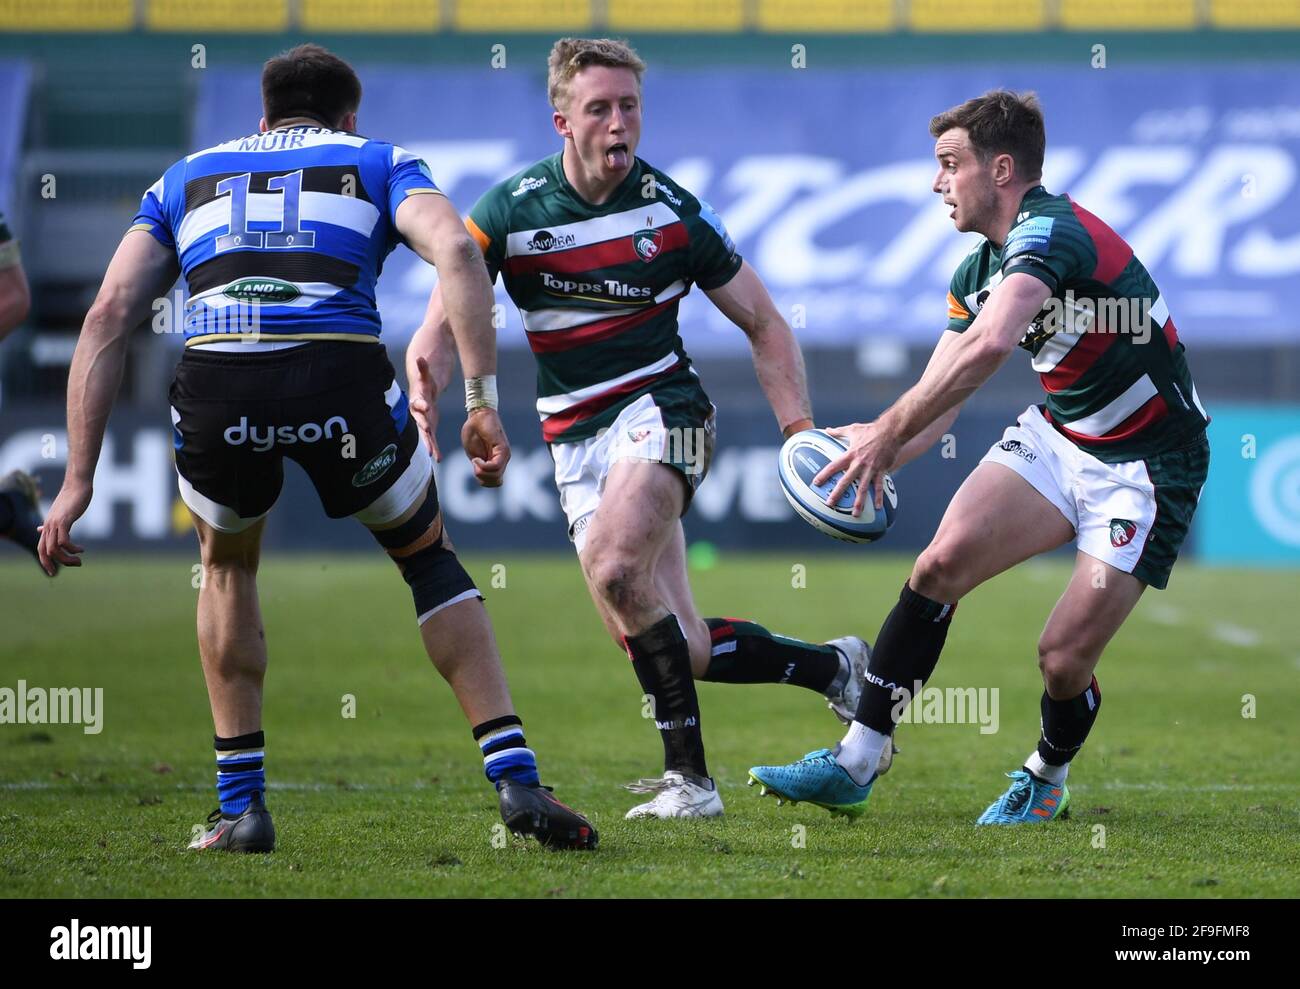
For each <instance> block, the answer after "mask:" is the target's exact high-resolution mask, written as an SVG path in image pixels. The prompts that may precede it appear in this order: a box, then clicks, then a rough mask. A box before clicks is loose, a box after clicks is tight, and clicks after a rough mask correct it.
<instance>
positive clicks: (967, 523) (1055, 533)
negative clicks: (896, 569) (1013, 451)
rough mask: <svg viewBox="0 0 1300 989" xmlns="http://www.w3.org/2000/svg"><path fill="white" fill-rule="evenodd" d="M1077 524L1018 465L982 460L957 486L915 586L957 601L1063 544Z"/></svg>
mask: <svg viewBox="0 0 1300 989" xmlns="http://www.w3.org/2000/svg"><path fill="white" fill-rule="evenodd" d="M1073 537H1074V525H1073V524H1072V523H1071V522H1070V521H1069V520H1068V519H1067V518H1066V517H1065V516H1064V515H1063V514H1062V513H1061V510H1060V509H1059V508H1058V507H1057V506H1056V505H1055V504H1053V503H1052V502H1051V501H1049V500H1048V499H1047V497H1045V496H1044V495H1043V494H1042V493H1041V492H1040V491H1039V490H1038V489H1036V488H1035V487H1034V485H1032V484H1031V483H1030V482H1029V481H1028V480H1026V479H1025V478H1024V477H1022V476H1021V475H1020V474H1018V473H1017V472H1016V471H1015V470H1013V469H1012V468H1010V467H1007V466H1005V465H1003V464H999V463H988V462H985V463H981V464H980V465H979V466H977V467H976V468H975V470H973V471H972V472H971V474H970V476H969V477H967V478H966V480H965V481H964V482H963V483H962V486H961V487H960V488H958V489H957V493H956V494H955V495H953V499H952V501H951V502H950V503H949V504H948V509H947V511H946V512H944V515H943V519H942V521H941V522H940V523H939V528H938V531H936V532H935V535H934V539H932V540H931V541H930V545H929V546H928V547H926V549H925V550H924V551H923V552H922V553H921V555H920V557H919V558H918V559H917V561H916V567H915V568H914V570H913V575H912V576H913V579H912V582H911V584H912V589H913V590H915V591H916V592H917V593H918V594H924V595H926V596H927V597H932V598H934V599H935V600H939V601H944V602H952V601H956V600H957V599H958V598H960V597H962V596H963V595H965V594H966V593H967V592H969V591H970V590H972V589H973V588H975V587H978V586H979V585H980V584H982V583H983V582H984V581H986V580H988V579H989V578H991V577H994V576H996V575H997V574H1000V573H1002V572H1003V571H1004V570H1008V569H1010V568H1011V567H1013V566H1015V565H1016V564H1017V563H1021V562H1023V561H1024V560H1028V559H1030V558H1031V557H1034V556H1037V555H1038V554H1040V553H1045V552H1047V551H1048V550H1052V549H1056V548H1057V547H1058V546H1063V545H1064V544H1065V543H1067V542H1069V541H1070V540H1071V539H1072V538H1073Z"/></svg>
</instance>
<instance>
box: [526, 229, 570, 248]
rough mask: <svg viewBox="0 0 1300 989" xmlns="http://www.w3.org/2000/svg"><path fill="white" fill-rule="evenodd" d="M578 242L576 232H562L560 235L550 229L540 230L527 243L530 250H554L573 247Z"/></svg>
mask: <svg viewBox="0 0 1300 989" xmlns="http://www.w3.org/2000/svg"><path fill="white" fill-rule="evenodd" d="M577 242H578V238H577V237H576V236H575V235H574V234H560V235H559V236H558V237H557V236H556V235H555V234H553V233H551V232H550V231H549V230H539V231H537V233H535V234H533V239H532V240H530V241H529V242H528V244H527V245H526V246H527V248H528V249H529V250H530V251H553V250H555V249H556V248H559V247H572V246H573V245H574V244H576V243H577Z"/></svg>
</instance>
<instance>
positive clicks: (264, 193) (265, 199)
mask: <svg viewBox="0 0 1300 989" xmlns="http://www.w3.org/2000/svg"><path fill="white" fill-rule="evenodd" d="M436 192H438V187H437V186H436V185H434V182H433V178H432V176H430V174H429V169H428V166H427V165H426V164H425V163H424V162H423V161H421V160H420V159H419V158H417V157H415V155H413V154H411V153H410V152H408V151H406V150H404V149H402V148H400V147H397V146H395V145H392V144H388V143H386V142H384V141H372V140H370V139H368V138H365V137H359V136H358V135H356V134H349V133H346V132H344V131H334V130H329V129H327V128H323V127H315V126H303V127H285V128H277V129H276V130H272V131H268V132H266V133H264V134H254V135H252V136H250V137H241V138H237V139H235V140H233V141H227V142H226V143H225V144H219V145H217V146H216V147H213V148H208V149H207V150H205V151H199V152H196V153H195V154H192V155H189V156H188V157H186V158H183V159H182V160H180V161H178V162H176V164H174V165H172V167H171V168H169V169H167V171H166V172H165V173H163V177H162V178H160V179H159V180H158V181H157V182H156V183H154V185H153V186H152V187H151V188H150V189H149V191H148V192H146V193H145V194H144V200H143V201H142V202H141V204H140V211H139V213H137V214H136V217H135V219H134V220H133V221H132V225H131V229H132V230H146V231H148V232H149V233H151V234H152V235H153V236H154V237H155V238H157V240H158V242H159V243H161V244H162V245H163V246H165V247H168V248H171V249H173V250H175V251H176V255H177V258H178V259H179V261H180V266H181V273H182V274H183V275H184V277H185V282H186V286H187V288H188V295H189V298H188V301H187V304H186V307H185V345H186V346H187V347H189V346H194V345H196V344H204V343H212V342H216V341H221V340H234V339H237V338H239V339H249V338H261V339H263V340H266V339H268V338H274V339H276V340H355V341H363V342H368V343H369V342H374V341H375V340H376V339H377V338H378V337H379V330H380V322H379V311H378V309H377V308H376V306H375V281H376V280H377V279H378V278H379V272H380V271H381V270H382V268H383V264H384V258H386V257H387V256H388V254H389V252H391V251H392V250H393V248H394V247H396V246H397V245H398V244H399V243H401V242H402V238H401V235H400V234H398V232H397V228H396V226H395V224H394V217H395V215H396V213H397V207H398V206H399V205H400V204H401V203H402V202H403V201H404V200H405V199H406V197H407V196H410V195H416V194H420V193H436Z"/></svg>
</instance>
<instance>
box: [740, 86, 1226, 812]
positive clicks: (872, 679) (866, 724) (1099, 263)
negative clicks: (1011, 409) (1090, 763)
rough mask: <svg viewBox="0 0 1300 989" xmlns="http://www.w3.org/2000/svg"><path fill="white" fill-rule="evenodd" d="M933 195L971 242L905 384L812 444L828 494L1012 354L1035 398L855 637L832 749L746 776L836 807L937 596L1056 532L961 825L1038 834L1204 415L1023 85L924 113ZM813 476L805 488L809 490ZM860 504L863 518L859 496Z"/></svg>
mask: <svg viewBox="0 0 1300 989" xmlns="http://www.w3.org/2000/svg"><path fill="white" fill-rule="evenodd" d="M930 133H931V135H932V136H933V137H934V138H935V139H936V142H935V156H936V158H938V162H939V167H938V172H937V174H936V175H935V179H934V183H933V189H934V192H936V193H938V194H939V195H941V196H942V197H943V201H944V203H945V204H946V205H948V206H950V207H952V213H951V217H952V220H953V222H954V223H955V224H956V227H957V229H958V230H960V231H975V232H977V233H980V234H983V235H984V240H983V241H981V242H980V243H979V244H978V245H977V246H976V247H975V249H974V250H972V251H971V252H970V254H969V255H968V256H967V257H966V258H965V259H964V260H963V261H962V263H961V264H960V265H959V266H958V268H957V271H956V274H954V275H953V278H952V284H951V288H950V290H949V293H948V317H949V321H948V328H947V332H945V333H944V334H943V336H942V338H941V339H940V340H939V343H938V346H937V347H936V348H935V350H934V354H933V356H932V357H931V359H930V363H929V365H928V366H927V367H926V369H925V372H924V373H923V374H922V376H921V380H920V381H919V382H918V383H917V384H916V385H915V386H914V387H913V388H911V389H910V390H909V391H908V392H906V393H905V394H904V395H903V396H902V397H901V398H900V399H899V400H898V401H897V402H896V403H894V405H893V406H892V407H890V408H889V409H888V410H887V411H885V412H884V413H883V414H882V415H881V416H880V417H879V418H878V419H877V420H876V421H875V422H873V423H869V424H863V423H858V424H855V425H851V426H847V427H844V428H843V429H840V430H831V432H834V433H836V434H837V435H839V436H842V437H843V438H844V439H845V440H847V441H848V443H849V450H848V452H847V453H845V455H844V456H843V457H841V458H840V459H838V460H836V461H834V462H832V463H830V464H828V465H827V467H826V469H825V470H824V471H823V472H822V473H823V475H825V476H826V477H831V476H833V475H834V474H835V473H836V472H839V471H843V472H844V473H843V476H842V477H841V478H840V480H839V482H838V483H837V484H836V486H835V488H834V489H833V490H832V493H831V496H830V497H831V500H832V501H833V500H834V499H836V498H838V497H840V495H841V493H842V492H843V491H845V490H847V488H848V486H849V485H850V484H851V483H854V482H857V483H858V485H859V487H858V494H857V506H858V508H859V509H860V507H861V506H862V505H863V503H864V498H866V497H869V495H868V493H867V492H868V491H871V490H878V489H877V488H869V487H868V486H867V485H868V484H875V483H876V482H878V480H879V478H880V475H881V474H882V472H884V471H886V470H892V469H895V468H896V467H898V466H899V465H901V464H903V463H906V462H907V461H909V460H911V459H913V458H915V457H916V456H918V455H919V454H920V453H921V452H923V451H924V450H925V449H926V448H927V447H929V446H930V445H931V444H932V443H933V442H934V441H935V440H936V439H937V438H938V437H939V436H941V435H942V434H943V433H944V432H946V431H947V430H948V428H949V427H950V426H951V424H952V422H953V420H954V419H955V418H956V416H957V411H958V409H959V408H960V406H961V404H962V402H963V401H965V400H966V399H967V398H968V397H970V395H971V394H972V393H973V392H974V391H975V390H976V389H977V388H979V387H980V386H981V385H982V384H983V383H984V382H985V381H987V380H988V378H989V377H990V376H991V375H992V374H993V372H994V371H995V370H996V369H997V368H998V367H1000V366H1001V365H1002V364H1003V362H1005V361H1006V360H1007V358H1008V357H1009V356H1010V355H1011V353H1012V351H1014V350H1015V349H1016V347H1017V346H1019V347H1021V348H1023V349H1024V350H1027V351H1028V352H1029V353H1030V355H1031V364H1032V367H1033V369H1034V370H1035V371H1036V372H1038V375H1039V381H1040V382H1041V384H1042V387H1043V391H1044V392H1045V393H1046V396H1045V401H1044V402H1043V404H1041V405H1032V406H1030V407H1029V408H1028V409H1026V410H1025V412H1024V413H1023V414H1021V416H1020V418H1019V420H1018V421H1017V422H1016V424H1015V425H1014V426H1011V427H1010V428H1009V429H1007V431H1006V433H1005V435H1004V436H1003V438H1002V440H1001V441H1000V442H999V443H997V444H995V445H994V446H993V447H992V449H990V450H989V452H988V453H987V454H986V455H985V457H984V459H983V460H982V461H981V462H980V464H979V466H978V467H976V468H975V470H974V471H973V472H972V473H971V475H970V476H969V477H968V478H966V481H965V482H964V483H963V484H962V486H961V487H960V489H959V490H958V491H957V493H956V494H955V495H954V496H953V499H952V502H951V503H950V504H949V506H948V510H947V512H946V513H945V514H944V517H943V519H942V521H941V522H940V523H939V530H938V532H936V533H935V536H934V539H933V540H932V541H931V543H930V545H929V547H928V548H927V549H926V550H925V551H924V552H923V553H922V554H921V555H920V557H919V558H918V559H917V561H916V565H915V567H914V568H913V570H912V574H911V577H910V578H909V579H908V581H907V583H906V584H905V585H904V586H903V590H902V594H901V595H900V597H899V601H898V604H896V605H895V606H894V609H893V611H892V612H891V613H890V614H889V617H888V618H887V619H886V620H885V624H884V626H883V628H882V629H881V631H880V637H879V639H877V641H876V648H875V653H874V654H873V656H872V658H871V662H870V665H869V669H868V673H867V684H866V686H865V687H864V688H863V692H862V699H861V703H860V704H859V705H858V711H857V715H856V718H855V719H854V721H853V724H852V725H851V726H850V728H849V731H848V734H847V735H845V737H844V739H843V741H842V742H841V743H840V745H838V746H837V747H836V748H835V749H834V750H829V749H820V750H818V751H817V752H813V753H811V754H809V755H808V756H805V757H804V759H803V760H801V761H799V762H796V763H791V764H789V765H786V766H756V767H754V769H752V770H751V771H750V774H751V777H752V778H753V780H754V781H755V782H759V783H762V784H764V785H765V786H767V787H768V789H770V790H773V791H775V792H776V793H777V794H778V795H780V796H784V797H786V798H789V799H794V800H808V801H810V802H813V803H817V804H819V805H821V806H824V807H826V808H828V809H830V810H832V811H848V812H856V811H858V810H860V809H861V807H862V805H863V803H864V802H865V801H866V799H867V796H868V795H869V794H870V792H871V787H872V783H873V782H874V780H875V777H876V775H877V774H878V772H879V766H880V757H881V754H882V753H884V752H888V751H890V747H891V745H892V742H891V740H890V739H891V736H892V734H893V730H894V726H895V720H894V719H895V717H897V716H899V715H901V713H902V711H903V710H904V709H905V707H906V703H907V701H908V700H910V699H911V698H912V697H914V695H915V693H916V691H917V689H918V687H919V685H921V684H924V683H925V681H926V680H927V679H928V678H929V676H930V674H931V673H932V672H933V671H934V668H935V665H936V664H937V663H938V660H939V653H940V651H941V650H942V648H943V644H944V639H945V638H946V636H947V634H948V626H949V623H950V621H951V620H952V616H953V614H954V612H955V610H956V607H957V602H958V601H959V600H960V599H961V598H962V597H964V596H965V595H966V594H967V593H968V592H970V591H971V590H973V589H974V588H976V587H978V586H979V585H980V584H982V583H984V582H985V581H986V580H989V579H990V578H992V577H995V576H996V575H997V574H1000V573H1002V572H1003V571H1004V570H1007V569H1009V568H1011V567H1013V566H1015V565H1016V564H1018V563H1020V562H1022V561H1024V560H1027V559H1029V558H1031V557H1034V556H1037V555H1038V554H1040V553H1046V552H1048V551H1049V550H1053V549H1056V548H1057V547H1059V546H1062V545H1064V544H1066V543H1069V542H1071V541H1073V543H1074V545H1075V547H1076V554H1075V564H1074V573H1073V575H1072V576H1071V578H1070V581H1069V583H1068V585H1067V586H1066V588H1065V592H1064V594H1062V596H1061V598H1060V600H1059V601H1058V602H1057V604H1056V607H1055V608H1054V609H1053V610H1052V613H1051V615H1050V616H1049V617H1048V619H1047V624H1046V627H1045V628H1044V629H1043V632H1042V634H1041V636H1040V637H1039V640H1038V665H1039V668H1040V669H1041V671H1042V676H1043V685H1044V690H1043V696H1042V701H1041V714H1042V720H1041V731H1040V734H1039V738H1038V743H1037V745H1036V746H1035V747H1034V749H1033V751H1031V752H1030V753H1029V756H1028V758H1027V759H1026V760H1025V763H1024V765H1023V767H1021V768H1020V769H1017V770H1015V771H1014V772H1012V773H1009V774H1008V775H1009V776H1010V777H1011V781H1012V782H1011V785H1010V786H1009V787H1008V788H1007V790H1006V792H1004V793H1003V794H1002V796H1001V797H999V798H998V799H997V800H996V801H994V803H993V804H992V805H990V806H989V808H988V809H987V810H986V811H985V812H984V813H983V814H982V815H981V816H980V817H979V819H978V821H977V823H979V824H1020V823H1035V822H1041V821H1050V820H1053V819H1055V818H1057V817H1060V816H1061V815H1062V814H1063V813H1064V812H1065V811H1066V808H1067V807H1068V805H1069V799H1070V797H1069V790H1068V789H1067V788H1066V785H1065V780H1066V774H1067V773H1068V771H1069V768H1070V762H1071V760H1072V759H1073V758H1074V757H1075V756H1076V755H1077V754H1078V752H1079V750H1080V748H1081V747H1082V746H1083V743H1084V740H1085V739H1086V738H1087V737H1088V732H1089V731H1090V730H1091V728H1092V726H1093V723H1094V722H1095V721H1096V718H1097V713H1098V711H1099V710H1100V707H1101V692H1100V690H1099V688H1098V686H1097V680H1096V677H1095V676H1094V675H1093V671H1094V670H1095V668H1096V666H1097V663H1098V661H1099V660H1100V659H1101V654H1102V651H1103V650H1104V649H1105V648H1106V645H1107V643H1109V642H1110V640H1111V638H1112V637H1113V636H1114V635H1115V633H1116V632H1117V631H1119V628H1120V626H1121V625H1122V624H1123V623H1124V620H1125V619H1126V618H1127V617H1128V616H1129V613H1130V612H1131V611H1132V610H1133V608H1134V606H1135V605H1136V604H1137V602H1138V598H1140V597H1141V596H1142V592H1143V591H1144V590H1145V589H1146V588H1147V587H1148V586H1152V587H1155V588H1158V589H1163V588H1164V587H1165V585H1166V584H1167V582H1168V580H1169V574H1170V570H1171V568H1172V567H1173V564H1174V560H1175V559H1176V558H1177V556H1178V550H1179V547H1180V546H1181V545H1182V542H1183V539H1184V537H1185V536H1186V535H1187V527H1188V525H1189V524H1190V522H1191V520H1192V514H1193V512H1195V510H1196V504H1197V501H1198V499H1199V497H1200V492H1201V487H1202V486H1203V485H1204V484H1205V478H1206V474H1207V472H1208V469H1209V444H1208V441H1207V439H1206V436H1205V427H1206V423H1207V422H1208V417H1207V416H1206V413H1205V409H1204V407H1203V406H1202V405H1201V401H1200V399H1199V397H1198V396H1197V394H1196V386H1195V385H1194V384H1193V383H1192V378H1191V374H1190V372H1189V371H1188V368H1187V361H1186V359H1185V357H1184V353H1183V344H1182V343H1181V342H1180V341H1179V339H1178V331H1177V328H1176V327H1175V326H1174V321H1173V318H1172V316H1171V314H1170V307H1169V305H1168V303H1167V302H1166V300H1165V299H1164V297H1163V296H1162V295H1161V294H1160V290H1159V289H1158V288H1157V287H1156V284H1155V282H1154V281H1153V280H1152V278H1151V275H1150V274H1149V273H1148V272H1147V269H1146V268H1145V267H1144V266H1143V264H1142V262H1141V261H1140V260H1138V258H1137V257H1136V256H1135V255H1134V253H1133V250H1132V248H1130V247H1129V245H1128V244H1126V243H1125V242H1124V240H1123V239H1122V238H1121V237H1120V236H1119V235H1118V234H1116V233H1115V231H1113V230H1112V229H1111V228H1110V227H1108V226H1107V225H1106V224H1105V223H1104V222H1102V221H1101V220H1100V219H1098V218H1097V217H1096V216H1094V215H1093V214H1091V213H1089V212H1088V211H1087V210H1086V209H1084V208H1083V207H1082V206H1080V205H1079V204H1078V203H1075V202H1073V201H1072V200H1071V199H1070V198H1069V197H1068V196H1063V195H1053V194H1052V193H1050V192H1048V191H1047V190H1046V189H1044V188H1043V186H1042V184H1041V175H1042V167H1043V153H1044V148H1045V145H1046V135H1045V128H1044V125H1043V115H1042V110H1041V108H1040V107H1039V105H1038V101H1037V99H1036V98H1035V97H1034V96H1033V94H1025V95H1019V94H1016V93H1012V92H1008V91H1005V90H995V91H993V92H989V93H986V94H984V95H983V96H980V97H977V98H975V99H972V100H969V101H967V102H966V103H963V104H961V105H960V106H957V107H954V108H953V109H951V110H948V111H947V112H945V113H941V114H939V115H938V116H936V117H935V118H934V119H933V120H931V121H930ZM819 480H820V478H819ZM876 505H877V507H878V506H879V505H880V498H879V495H876Z"/></svg>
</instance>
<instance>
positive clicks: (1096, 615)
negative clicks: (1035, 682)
mask: <svg viewBox="0 0 1300 989" xmlns="http://www.w3.org/2000/svg"><path fill="white" fill-rule="evenodd" d="M1146 586H1147V585H1146V584H1145V583H1143V582H1142V581H1141V580H1139V579H1138V578H1137V577H1134V576H1133V575H1132V574H1131V573H1125V572H1124V571H1123V570H1120V569H1118V568H1116V567H1114V566H1112V565H1111V564H1109V563H1106V562H1104V561H1102V560H1099V559H1097V558H1096V557H1093V556H1090V555H1089V554H1087V553H1085V552H1083V551H1080V552H1079V553H1078V554H1076V556H1075V562H1074V572H1073V573H1072V574H1071V575H1070V583H1069V584H1068V585H1067V586H1066V588H1065V593H1064V594H1062V595H1061V598H1060V600H1059V601H1057V602H1056V607H1054V608H1053V609H1052V613H1051V615H1050V616H1049V617H1048V619H1047V624H1046V626H1045V627H1044V628H1043V634H1042V636H1040V638H1039V641H1038V660H1039V665H1040V666H1041V667H1042V669H1043V678H1044V680H1046V681H1047V682H1048V686H1049V691H1048V692H1049V693H1050V694H1051V695H1052V696H1054V697H1074V696H1077V695H1078V694H1080V693H1082V692H1083V691H1084V690H1086V689H1087V687H1088V684H1089V683H1090V682H1091V680H1092V672H1093V670H1094V669H1095V668H1096V666H1097V663H1098V661H1099V660H1100V659H1101V654H1102V652H1103V650H1104V649H1105V648H1106V646H1107V645H1108V644H1109V643H1110V640H1111V639H1112V638H1114V636H1115V633H1116V632H1118V631H1119V629H1120V626H1121V625H1123V624H1124V622H1125V621H1126V620H1127V619H1128V616H1129V615H1130V614H1132V613H1133V608H1134V607H1135V606H1136V605H1137V603H1138V599H1139V598H1141V597H1142V592H1143V591H1144V590H1146Z"/></svg>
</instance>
